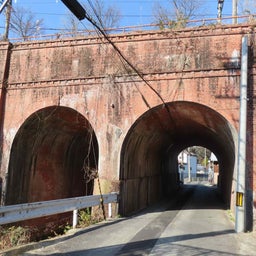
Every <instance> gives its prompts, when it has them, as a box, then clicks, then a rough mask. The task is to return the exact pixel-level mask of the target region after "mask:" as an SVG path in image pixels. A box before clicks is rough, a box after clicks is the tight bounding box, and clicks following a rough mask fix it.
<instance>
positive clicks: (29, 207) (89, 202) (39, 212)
mask: <svg viewBox="0 0 256 256" xmlns="http://www.w3.org/2000/svg"><path fill="white" fill-rule="evenodd" d="M117 201H118V193H110V194H104V195H92V196H82V197H73V198H66V199H60V200H51V201H42V202H35V203H27V204H16V205H8V206H2V207H0V225H3V224H9V223H13V222H17V221H23V220H28V219H33V218H38V217H44V216H49V215H53V214H58V213H64V212H72V211H73V228H75V227H76V225H77V210H79V209H83V208H87V207H92V206H97V205H100V204H101V203H102V202H103V204H108V216H109V217H111V216H112V210H111V203H117Z"/></svg>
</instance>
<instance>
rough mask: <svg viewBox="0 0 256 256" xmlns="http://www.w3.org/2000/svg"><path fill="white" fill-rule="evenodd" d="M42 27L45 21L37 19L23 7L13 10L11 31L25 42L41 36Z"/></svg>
mask: <svg viewBox="0 0 256 256" xmlns="http://www.w3.org/2000/svg"><path fill="white" fill-rule="evenodd" d="M42 25H43V19H36V18H35V16H34V14H33V13H32V12H31V11H29V10H27V9H24V8H22V7H15V8H12V14H11V21H10V30H11V31H12V32H13V33H14V34H16V35H17V36H18V37H21V38H23V40H27V39H28V37H30V36H36V35H39V34H40V32H41V27H42Z"/></svg>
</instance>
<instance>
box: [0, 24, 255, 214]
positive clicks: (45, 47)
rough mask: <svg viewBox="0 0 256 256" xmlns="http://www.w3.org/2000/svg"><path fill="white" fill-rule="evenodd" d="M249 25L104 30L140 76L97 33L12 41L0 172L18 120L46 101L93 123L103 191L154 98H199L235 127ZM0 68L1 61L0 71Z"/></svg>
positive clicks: (251, 168) (251, 126) (113, 185)
mask: <svg viewBox="0 0 256 256" xmlns="http://www.w3.org/2000/svg"><path fill="white" fill-rule="evenodd" d="M252 30H253V29H252V28H250V27H248V26H237V27H236V26H229V27H204V28H203V27H202V28H196V29H185V30H182V31H169V30H165V31H146V32H141V33H133V34H124V35H116V36H111V39H112V41H113V42H114V43H115V45H116V46H117V47H118V48H119V49H120V51H121V53H122V54H123V56H125V58H126V59H127V60H128V62H129V63H132V65H133V66H134V67H135V68H136V69H137V70H138V71H139V72H140V74H142V76H143V79H144V80H145V81H147V83H145V81H143V79H142V77H140V76H139V75H138V74H137V73H136V72H135V71H134V70H133V69H132V68H131V67H130V66H129V65H128V64H127V63H124V62H122V61H120V56H118V54H117V53H116V52H115V51H114V49H113V47H112V46H111V45H110V44H108V43H106V42H105V41H104V39H100V38H93V37H91V38H77V39H70V40H56V41H42V42H26V43H16V44H14V45H13V47H12V51H11V56H10V70H9V76H8V91H7V95H6V104H5V108H6V109H5V117H4V121H5V122H4V127H3V138H4V141H3V145H2V147H3V152H4V153H3V159H2V162H1V170H0V173H1V176H2V177H3V179H4V173H5V171H6V170H8V165H9V157H10V152H11V147H12V143H13V140H14V137H15V135H16V133H17V131H18V130H19V128H20V126H21V125H22V124H23V123H24V122H25V120H26V119H27V118H28V117H29V116H30V115H32V114H33V113H35V112H36V111H38V110H41V109H43V108H45V107H48V106H65V107H69V108H72V109H75V110H76V111H78V112H79V113H81V114H82V115H83V116H84V117H85V118H86V119H87V120H88V121H89V123H90V124H91V125H92V127H93V129H94V131H95V134H96V137H97V140H98V143H99V172H100V178H101V185H102V187H103V190H104V191H105V192H108V191H111V190H115V189H117V187H118V180H119V167H120V152H121V148H122V143H123V140H124V138H125V136H126V135H127V132H128V131H129V129H130V128H131V127H132V125H133V124H134V123H135V121H136V120H137V119H138V118H139V117H140V116H141V115H143V114H144V113H145V112H146V111H148V110H150V109H152V108H154V107H156V106H159V105H161V104H162V103H163V102H162V100H163V101H165V102H175V101H188V102H195V103H199V104H202V105H205V106H207V107H209V108H211V109H213V110H215V111H216V112H217V113H219V114H220V115H222V116H223V117H224V118H225V119H226V120H227V121H228V122H229V124H230V125H231V126H232V127H233V128H234V130H236V131H237V129H238V124H239V77H240V69H239V61H240V57H239V56H240V48H241V38H242V36H243V35H245V34H249V36H250V39H254V35H253V31H252ZM252 41H253V40H252ZM0 47H1V45H0ZM4 47H5V48H4V49H6V46H4ZM0 50H1V48H0ZM250 54H252V52H250ZM250 61H251V62H250V70H249V72H250V74H251V78H250V85H249V86H250V90H249V92H250V95H249V120H248V141H249V143H248V152H249V153H248V159H249V161H248V173H249V174H248V181H249V185H250V186H249V187H250V190H251V192H252V194H253V198H254V202H255V191H256V180H255V179H256V175H255V174H253V173H254V172H255V170H256V166H255V162H256V157H255V154H254V153H253V149H254V145H255V142H256V140H255V135H254V134H255V133H254V130H255V121H254V116H255V115H254V96H255V92H254V90H253V83H254V81H253V74H254V67H253V65H252V64H253V59H251V60H250ZM0 63H3V64H1V66H0V67H3V66H4V65H5V60H4V59H2V55H1V57H0ZM2 73H3V71H2V70H1V68H0V78H1V77H2ZM159 96H161V97H159ZM212 121H213V122H214V120H212ZM232 189H233V190H234V187H233V188H232ZM233 190H232V191H233ZM95 193H97V188H95ZM144 203H145V202H143V203H142V204H144ZM254 215H256V213H254Z"/></svg>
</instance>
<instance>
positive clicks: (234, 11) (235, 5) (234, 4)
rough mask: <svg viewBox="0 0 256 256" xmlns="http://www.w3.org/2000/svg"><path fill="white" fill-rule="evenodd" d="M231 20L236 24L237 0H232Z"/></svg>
mask: <svg viewBox="0 0 256 256" xmlns="http://www.w3.org/2000/svg"><path fill="white" fill-rule="evenodd" d="M232 17H233V18H232V22H233V24H237V0H232Z"/></svg>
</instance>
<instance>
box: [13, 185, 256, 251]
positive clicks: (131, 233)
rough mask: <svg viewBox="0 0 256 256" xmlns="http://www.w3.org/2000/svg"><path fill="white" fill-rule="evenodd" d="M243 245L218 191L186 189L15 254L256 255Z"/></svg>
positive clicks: (196, 188) (207, 188)
mask: <svg viewBox="0 0 256 256" xmlns="http://www.w3.org/2000/svg"><path fill="white" fill-rule="evenodd" d="M241 244H242V241H241V240H240V237H239V236H238V235H237V234H236V233H235V232H234V223H232V221H231V220H230V217H229V215H228V212H227V210H225V209H224V208H223V204H222V203H221V201H220V200H219V197H218V191H217V189H216V188H215V187H210V186H206V185H196V186H195V185H193V186H192V185H188V186H184V189H182V190H181V193H180V195H179V196H177V197H176V199H175V200H172V201H168V202H167V201H166V202H161V203H159V204H158V205H157V206H155V207H151V208H148V209H147V210H146V211H144V212H141V213H140V214H138V215H136V216H132V217H129V218H120V219H118V220H115V221H106V222H104V223H101V224H97V225H94V226H91V227H89V228H86V229H82V230H78V231H76V232H75V233H73V234H69V235H67V236H63V237H60V238H57V239H53V240H49V241H45V242H42V243H40V246H38V245H37V249H31V248H30V249H29V250H27V251H26V252H24V253H19V254H17V255H27V256H28V255H54V256H55V255H67V256H68V255H70V256H80V255H93V256H97V255H101V256H102V255H104V256H105V255H111V256H113V255H123V256H124V255H182V256H185V255H218V256H219V255H250V256H252V255H256V248H255V250H252V249H251V248H250V249H249V250H247V249H248V248H247V247H246V246H241ZM252 246H254V245H253V243H252ZM38 247H41V248H38ZM12 255H15V254H12Z"/></svg>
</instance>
